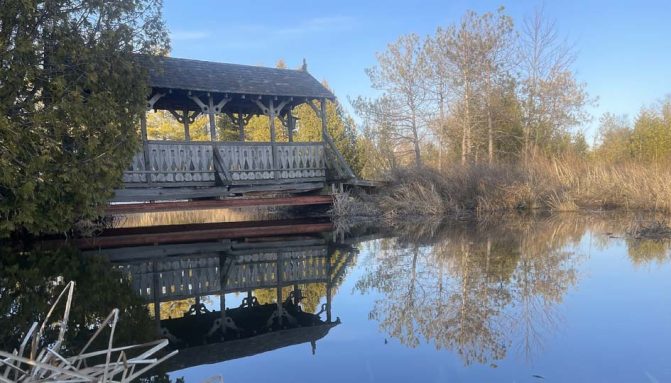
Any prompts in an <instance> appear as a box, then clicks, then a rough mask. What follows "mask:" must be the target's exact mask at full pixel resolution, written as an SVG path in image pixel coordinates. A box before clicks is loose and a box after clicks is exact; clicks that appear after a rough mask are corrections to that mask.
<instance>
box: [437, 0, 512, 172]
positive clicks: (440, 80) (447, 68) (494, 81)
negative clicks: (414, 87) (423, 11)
mask: <svg viewBox="0 0 671 383" xmlns="http://www.w3.org/2000/svg"><path fill="white" fill-rule="evenodd" d="M513 37H514V29H513V21H512V19H511V18H510V17H509V16H506V15H505V13H504V9H503V8H502V7H501V8H499V9H498V11H497V13H496V14H493V13H489V12H488V13H485V14H482V15H478V14H477V13H475V12H473V11H469V12H467V13H466V14H465V15H464V17H463V18H462V19H461V22H460V24H459V25H458V26H456V25H450V26H448V27H447V28H445V29H443V28H438V30H437V31H436V34H435V37H434V38H433V39H430V40H429V41H430V44H428V46H427V48H428V54H429V61H430V62H431V66H432V67H433V68H437V69H436V70H434V71H433V72H432V79H431V82H432V83H433V84H434V86H433V87H432V88H433V89H444V87H445V85H444V84H445V83H446V82H447V81H449V82H450V83H451V87H450V90H451V92H452V97H451V98H452V99H453V113H454V114H456V115H458V124H459V125H461V147H460V153H461V163H462V164H465V163H466V161H468V160H469V159H470V158H469V157H471V155H472V154H473V156H472V157H475V158H477V157H478V148H479V147H482V146H484V147H486V148H487V158H488V161H489V163H492V162H493V161H494V149H495V142H494V141H495V137H494V134H495V124H497V123H498V121H496V115H497V114H498V115H500V116H503V115H504V114H502V113H497V106H504V104H503V103H501V102H500V101H501V97H503V94H504V92H505V90H506V89H507V87H508V86H509V85H510V84H511V78H512V74H511V73H510V69H511V67H512V62H513V61H514V60H513V50H512V46H513V42H514V39H513ZM441 92H443V90H441ZM443 98H444V97H443V96H442V93H441V97H440V100H439V102H440V105H439V109H440V111H441V113H440V115H441V120H442V119H444V117H443V114H444V113H443V111H442V110H443V106H442V103H443ZM483 121H484V122H485V123H484V124H483ZM479 137H487V140H486V143H482V142H479V141H478V138H479ZM483 144H484V145H483Z"/></svg>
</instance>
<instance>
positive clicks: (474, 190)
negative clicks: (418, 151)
mask: <svg viewBox="0 0 671 383" xmlns="http://www.w3.org/2000/svg"><path fill="white" fill-rule="evenodd" d="M390 180H391V181H390V184H389V186H388V187H387V188H384V189H383V190H381V192H380V193H379V196H378V197H377V198H376V204H377V205H378V209H379V210H380V211H381V212H382V216H383V217H384V218H385V219H388V220H392V221H393V220H399V219H405V218H407V217H411V216H443V215H456V216H472V215H476V216H477V215H485V214H491V213H493V212H510V211H529V210H547V211H554V212H560V211H562V212H566V211H579V210H611V209H623V210H631V211H655V212H662V213H671V182H669V181H671V170H669V169H667V168H663V167H658V166H644V165H639V164H622V165H608V164H601V163H594V162H589V161H586V160H580V159H574V158H563V159H555V160H543V161H536V162H535V163H533V164H532V165H530V166H527V167H523V166H515V165H471V166H454V167H451V168H450V169H448V170H445V171H443V172H438V171H437V170H434V169H429V168H406V169H399V170H396V171H394V172H392V174H391V175H390Z"/></svg>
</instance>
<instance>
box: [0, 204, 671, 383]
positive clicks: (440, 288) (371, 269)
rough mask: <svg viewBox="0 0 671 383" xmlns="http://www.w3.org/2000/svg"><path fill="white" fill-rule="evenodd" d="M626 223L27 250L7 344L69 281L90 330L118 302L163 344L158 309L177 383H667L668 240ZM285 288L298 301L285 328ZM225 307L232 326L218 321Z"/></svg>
mask: <svg viewBox="0 0 671 383" xmlns="http://www.w3.org/2000/svg"><path fill="white" fill-rule="evenodd" d="M631 222H632V218H631V217H618V216H597V215H591V216H583V215H581V216H573V215H571V216H554V217H543V218H524V219H522V218H507V219H505V220H504V219H492V220H489V221H487V222H477V223H476V222H447V223H445V222H443V223H424V224H422V225H414V226H409V227H403V228H397V229H396V230H395V231H392V232H389V231H385V232H384V233H380V232H377V233H376V231H375V230H373V231H370V230H369V232H368V233H367V234H369V235H368V236H366V237H360V236H357V235H355V234H349V235H347V236H339V235H335V236H334V235H333V234H332V233H324V235H322V236H321V237H315V236H312V237H305V236H301V237H300V238H286V239H282V238H280V239H278V238H273V239H269V240H267V241H262V242H257V243H251V244H250V243H249V242H237V243H236V242H235V241H234V243H233V245H232V250H231V249H229V250H226V251H225V252H222V251H221V250H220V249H215V248H208V249H204V248H203V249H204V250H203V251H201V252H200V253H198V252H197V251H194V250H193V247H194V246H195V247H197V246H198V245H190V247H189V248H188V249H186V248H182V249H181V250H178V251H176V250H174V248H173V250H172V251H173V253H174V254H172V255H171V256H170V258H166V257H164V256H161V257H159V258H157V257H156V256H155V255H152V254H150V253H142V254H141V252H138V251H137V250H133V249H117V250H115V251H112V252H109V251H108V252H104V254H105V255H106V256H111V257H112V261H113V262H112V264H113V268H114V270H110V266H109V264H107V263H106V262H104V261H100V260H97V259H96V258H91V257H90V256H89V255H90V254H88V255H85V256H83V258H82V257H81V256H79V255H73V254H70V253H68V254H69V255H66V256H63V255H60V257H61V259H60V260H59V261H44V257H42V258H39V259H38V258H34V259H32V260H29V261H26V260H25V256H19V255H14V256H10V257H5V259H6V260H5V261H4V262H5V264H4V265H3V271H2V274H3V280H2V282H3V284H4V285H5V286H4V287H3V288H2V289H0V308H2V310H3V313H4V316H3V318H2V319H0V325H2V327H3V328H4V331H2V333H3V334H2V337H1V338H0V340H1V341H3V348H6V345H8V344H10V343H11V342H12V339H13V338H15V337H16V336H17V334H19V333H20V328H19V327H20V326H19V324H20V325H22V326H24V327H25V326H28V322H29V321H30V318H31V315H33V316H35V315H37V316H39V314H37V313H38V312H39V310H38V309H39V305H38V306H34V305H35V304H36V303H35V302H38V301H39V300H40V298H43V296H48V294H49V292H50V291H52V290H53V289H52V288H50V287H49V286H48V285H47V284H45V282H42V283H41V284H40V282H39V281H49V280H50V279H54V280H55V278H57V277H58V276H63V277H64V278H71V279H79V280H78V289H79V294H80V297H81V298H80V300H79V302H80V303H81V305H80V308H79V310H81V313H80V315H77V314H76V315H74V317H75V318H80V319H75V320H79V321H81V322H82V324H84V323H86V321H87V320H91V317H92V316H95V315H93V314H92V313H97V312H100V313H102V312H103V311H104V310H105V309H106V308H107V307H106V305H109V304H112V303H114V304H116V306H121V307H122V308H124V307H125V308H126V314H127V319H126V321H125V323H126V325H127V328H126V329H125V330H124V329H122V330H121V331H120V334H121V335H120V338H119V339H120V341H126V342H130V341H139V340H141V339H142V338H145V337H147V336H148V335H147V334H155V333H156V332H155V330H156V328H157V327H158V326H159V322H157V321H156V320H155V318H153V316H154V315H158V316H159V317H160V318H161V322H160V327H161V328H162V331H163V334H164V335H165V336H168V337H172V338H171V339H172V340H173V344H174V346H175V347H177V348H180V350H181V351H180V353H181V354H182V357H181V358H182V359H178V360H176V361H173V363H172V364H168V365H167V366H165V369H166V371H165V372H166V373H167V375H168V376H169V377H170V378H171V379H173V380H174V379H177V378H180V377H183V378H184V379H185V380H186V381H187V382H203V381H205V380H207V379H210V378H212V377H216V376H221V377H223V379H224V381H225V382H266V381H267V382H270V381H274V382H303V381H320V382H347V381H349V382H408V381H416V382H540V381H547V382H671V255H669V254H670V252H669V243H668V242H665V241H653V240H641V239H632V238H629V237H627V236H625V232H626V228H627V227H629V226H630V225H631ZM371 233H373V235H372V236H371V235H370V234H371ZM210 246H211V245H210ZM175 251H176V253H175ZM180 251H181V252H182V253H180ZM196 253H198V254H196ZM138 254H139V255H138ZM138 257H139V258H138ZM138 259H140V260H138ZM278 259H281V260H282V261H278ZM38 264H39V265H38ZM84 264H85V265H84ZM278 264H281V266H278ZM36 265H38V266H36ZM91 265H93V266H91ZM84 266H86V267H84ZM59 267H60V268H62V267H66V269H67V270H70V271H62V272H61V271H58V270H56V269H58V268H59ZM152 267H153V268H152ZM73 268H75V269H78V270H79V271H72V269H73ZM278 268H279V270H280V271H281V273H280V272H278V271H277V270H278ZM28 269H31V270H33V271H31V272H28V271H26V270H28ZM37 269H39V270H41V271H39V272H38V271H35V270H37ZM84 270H92V272H94V273H96V276H93V275H92V274H91V272H89V271H84ZM40 272H41V273H43V274H45V275H41V274H40ZM222 273H223V274H225V275H226V278H227V279H226V278H225V279H223V281H224V282H221V281H222V279H221V275H222ZM20 278H21V279H22V280H25V278H28V279H27V280H25V282H21V283H23V284H24V285H23V287H21V286H19V285H20V284H21V283H19V284H17V280H18V279H20ZM30 278H32V280H31V279H30ZM278 279H279V280H280V283H279V284H278V283H277V280H278ZM216 281H219V282H216ZM27 283H36V284H38V285H39V286H38V287H34V286H33V287H32V288H28V287H26V286H25V284H27ZM217 283H219V284H217ZM224 285H225V286H224ZM14 286H17V287H14ZM222 286H224V287H223V290H224V293H225V294H224V295H223V299H222V294H221V290H222ZM278 286H281V288H278ZM82 290H84V291H82ZM299 291H300V292H299ZM156 293H158V294H156ZM278 294H279V295H280V301H285V300H287V299H288V300H287V301H286V302H287V303H285V305H284V306H282V310H281V311H279V312H280V313H285V314H286V315H284V316H283V317H282V319H281V320H280V319H279V317H278V315H277V312H278V311H277V309H278V305H276V304H275V302H276V301H277V299H278V298H277V296H278ZM196 296H198V300H196V298H195V297H196ZM248 296H251V297H255V298H254V300H255V301H256V303H255V304H254V303H253V304H251V305H245V303H246V302H249V301H243V300H244V299H245V298H247V297H248ZM297 296H298V298H299V299H296V298H297ZM301 298H302V299H301ZM148 302H149V304H148V305H147V303H148ZM155 302H159V304H158V306H157V305H156V303H155ZM241 303H242V304H243V306H244V307H240V305H241ZM194 304H201V306H198V305H194ZM222 304H223V305H224V306H225V307H226V308H227V309H228V310H227V311H226V312H225V315H224V318H225V317H228V318H230V319H228V320H229V322H228V323H229V324H230V323H233V325H231V326H229V327H226V326H224V325H221V323H222V322H221V321H220V322H218V323H219V325H218V326H219V327H217V325H216V324H215V323H214V320H216V319H219V318H221V311H220V307H221V305H222ZM298 307H300V308H298ZM147 309H148V310H147ZM189 309H191V312H190V314H185V312H186V311H188V310H189ZM196 312H198V314H196ZM31 313H32V314H31ZM273 315H275V316H274V317H273ZM279 316H282V315H279ZM273 318H274V319H273ZM329 319H330V320H329ZM83 327H86V326H83ZM71 344H72V348H73V350H74V349H76V346H77V342H76V341H75V340H73V341H72V342H71Z"/></svg>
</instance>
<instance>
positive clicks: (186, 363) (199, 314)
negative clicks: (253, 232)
mask: <svg viewBox="0 0 671 383" xmlns="http://www.w3.org/2000/svg"><path fill="white" fill-rule="evenodd" d="M325 234H326V233H324V234H322V235H309V236H291V237H287V236H285V237H273V238H255V239H249V238H247V239H240V240H223V241H217V242H206V243H193V244H177V245H175V244H173V245H161V246H140V247H127V248H116V249H104V250H99V251H96V253H102V254H104V255H106V256H107V257H108V258H109V259H110V260H111V261H112V262H113V264H114V267H115V268H116V269H117V270H119V271H121V273H122V274H123V275H125V276H126V277H127V278H129V279H130V281H131V285H132V287H133V289H134V290H135V291H136V292H137V293H138V294H139V295H140V296H142V297H143V298H145V299H146V300H147V301H148V302H152V303H151V304H150V307H151V306H153V307H151V308H153V313H154V317H155V318H156V326H157V329H158V331H159V332H160V334H161V336H162V337H165V338H167V339H169V340H170V342H171V344H172V346H173V347H175V348H178V349H180V352H179V354H178V355H177V356H176V357H174V358H173V360H172V361H169V362H168V365H167V366H166V368H167V369H168V370H170V371H175V370H179V369H183V368H187V367H192V366H196V365H202V364H210V363H216V362H221V361H226V360H230V359H236V358H241V357H246V356H250V355H255V354H258V353H262V352H266V351H270V350H274V349H278V348H282V347H286V346H290V345H295V344H301V343H308V342H310V343H311V345H312V352H313V353H314V352H315V349H316V342H317V340H319V339H321V338H323V337H324V336H326V335H327V334H328V332H329V330H330V329H331V328H332V327H334V326H336V325H338V324H339V323H340V318H336V319H335V320H334V319H333V315H332V294H333V290H334V289H335V288H337V287H338V286H339V284H340V282H341V281H342V280H343V278H344V275H345V273H346V270H347V267H348V265H349V264H351V263H352V262H353V259H354V257H355V256H356V254H357V250H356V248H354V247H352V246H350V245H346V244H343V243H337V242H334V241H329V240H327V239H326V238H327V237H328V235H325ZM271 291H272V293H273V294H270V292H271ZM231 293H235V294H237V295H242V303H241V304H239V305H238V306H237V307H231V306H232V305H231V304H230V302H229V304H227V302H226V298H227V294H229V300H232V299H231V298H230V294H231ZM271 295H272V296H271ZM212 297H215V298H214V300H215V302H212ZM185 300H186V302H188V304H187V305H184V302H185ZM216 300H218V308H213V306H217V305H216ZM239 301H240V298H238V299H237V300H236V305H237V302H239ZM307 301H309V302H307ZM177 302H180V303H181V305H179V304H177V305H176V303H177ZM205 303H208V305H206V304H205ZM212 303H214V304H212ZM175 306H177V307H181V308H182V309H181V311H179V310H177V311H175V310H172V311H170V312H169V314H168V315H166V313H165V309H166V308H167V307H175ZM162 311H163V315H162Z"/></svg>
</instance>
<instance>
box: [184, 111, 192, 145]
mask: <svg viewBox="0 0 671 383" xmlns="http://www.w3.org/2000/svg"><path fill="white" fill-rule="evenodd" d="M183 118H184V121H182V123H183V124H184V140H185V141H191V134H189V111H188V110H187V109H184V117H183Z"/></svg>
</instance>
